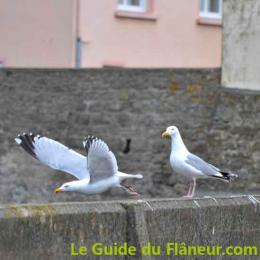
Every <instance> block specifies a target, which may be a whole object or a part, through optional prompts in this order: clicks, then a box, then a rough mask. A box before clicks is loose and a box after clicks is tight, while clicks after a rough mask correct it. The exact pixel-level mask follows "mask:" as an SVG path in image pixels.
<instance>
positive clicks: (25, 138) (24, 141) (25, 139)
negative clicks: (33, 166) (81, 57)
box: [15, 133, 36, 158]
mask: <svg viewBox="0 0 260 260" xmlns="http://www.w3.org/2000/svg"><path fill="white" fill-rule="evenodd" d="M34 137H35V136H34V135H33V134H27V133H23V134H22V135H21V134H18V136H17V137H16V138H15V141H16V143H17V144H19V145H20V146H21V147H22V148H23V149H24V150H25V151H26V152H27V153H29V154H30V155H31V156H33V157H34V158H36V154H35V153H34Z"/></svg>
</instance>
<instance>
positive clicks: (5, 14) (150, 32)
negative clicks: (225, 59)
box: [0, 0, 222, 68]
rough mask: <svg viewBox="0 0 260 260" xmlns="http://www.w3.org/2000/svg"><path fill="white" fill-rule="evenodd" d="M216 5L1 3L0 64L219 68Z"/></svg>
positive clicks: (166, 0)
mask: <svg viewBox="0 0 260 260" xmlns="http://www.w3.org/2000/svg"><path fill="white" fill-rule="evenodd" d="M221 10H222V0H95V1H93V0H55V1H53V0H45V1H42V0H23V1H20V0H12V1H7V0H0V35H1V41H0V66H2V67H3V66H4V67H52V68H53V67H55V68H57V67H69V68H75V67H76V68H80V67H83V68H87V67H106V66H112V67H162V68H163V67H175V68H178V67H186V68H193V67H194V68H205V67H220V66H221V34H222V27H221V25H222V20H221V19H222V13H221Z"/></svg>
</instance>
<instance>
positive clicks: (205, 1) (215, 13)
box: [200, 0, 223, 19]
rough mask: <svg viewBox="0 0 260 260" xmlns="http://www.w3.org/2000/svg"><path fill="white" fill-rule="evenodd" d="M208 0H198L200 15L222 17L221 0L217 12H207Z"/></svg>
mask: <svg viewBox="0 0 260 260" xmlns="http://www.w3.org/2000/svg"><path fill="white" fill-rule="evenodd" d="M209 1H211V0H200V17H203V18H204V17H205V18H217V19H221V18H222V2H223V1H222V0H218V1H219V12H209V11H208V10H209ZM202 2H203V3H204V10H202Z"/></svg>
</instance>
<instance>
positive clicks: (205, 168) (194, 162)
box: [185, 153, 223, 177]
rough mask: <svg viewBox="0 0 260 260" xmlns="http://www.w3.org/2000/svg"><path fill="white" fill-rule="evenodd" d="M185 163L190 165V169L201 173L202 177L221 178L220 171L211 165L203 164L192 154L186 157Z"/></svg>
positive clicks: (202, 161)
mask: <svg viewBox="0 0 260 260" xmlns="http://www.w3.org/2000/svg"><path fill="white" fill-rule="evenodd" d="M185 162H186V163H187V164H189V165H191V166H192V167H194V168H196V169H197V170H199V171H201V172H202V173H203V174H204V175H207V176H218V177H223V176H222V174H221V173H220V172H219V171H220V169H218V168H217V167H215V166H214V165H212V164H209V163H207V162H205V161H204V160H202V159H201V158H200V157H198V156H196V155H194V154H192V153H190V154H189V155H188V156H187V159H186V160H185Z"/></svg>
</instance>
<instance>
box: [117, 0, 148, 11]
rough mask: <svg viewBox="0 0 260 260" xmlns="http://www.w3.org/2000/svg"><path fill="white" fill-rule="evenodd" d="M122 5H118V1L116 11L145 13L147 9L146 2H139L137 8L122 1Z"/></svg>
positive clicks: (142, 0) (124, 0) (145, 0)
mask: <svg viewBox="0 0 260 260" xmlns="http://www.w3.org/2000/svg"><path fill="white" fill-rule="evenodd" d="M122 1H123V3H122V4H120V1H119V0H118V2H117V10H119V11H127V12H137V13H145V12H146V9H147V0H139V1H140V5H139V6H133V5H129V4H128V0H122Z"/></svg>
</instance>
